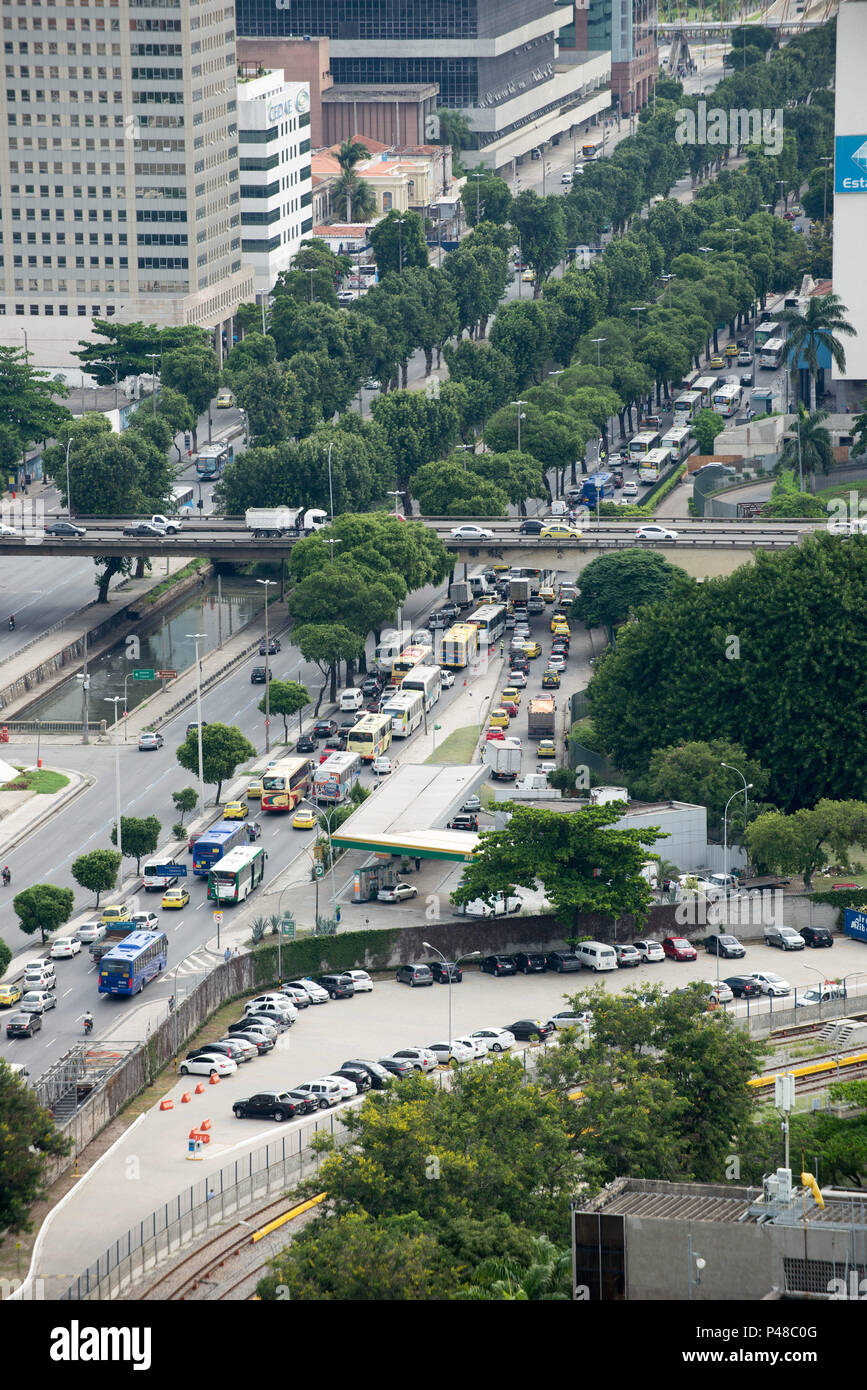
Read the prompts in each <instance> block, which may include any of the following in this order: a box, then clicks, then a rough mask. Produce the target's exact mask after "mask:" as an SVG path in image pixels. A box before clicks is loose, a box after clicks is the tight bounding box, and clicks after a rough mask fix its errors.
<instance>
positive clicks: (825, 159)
mask: <svg viewBox="0 0 867 1390" xmlns="http://www.w3.org/2000/svg"><path fill="white" fill-rule="evenodd" d="M819 163H820V164H824V166H825V177H824V180H823V184H822V223H823V225H824V223H825V221H826V220H827V217H828V165H829V164H833V163H834V156H833V155H832V154H823V155H822V156H821V157H820V159H819Z"/></svg>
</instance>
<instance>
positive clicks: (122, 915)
mask: <svg viewBox="0 0 867 1390" xmlns="http://www.w3.org/2000/svg"><path fill="white" fill-rule="evenodd" d="M102 920H103V922H105V923H106V925H108V924H110V923H112V922H129V921H131V920H132V914H131V913H130V910H129V908H128V907H127V906H126V903H121V904H120V905H119V906H115V907H104V908H103V909H102Z"/></svg>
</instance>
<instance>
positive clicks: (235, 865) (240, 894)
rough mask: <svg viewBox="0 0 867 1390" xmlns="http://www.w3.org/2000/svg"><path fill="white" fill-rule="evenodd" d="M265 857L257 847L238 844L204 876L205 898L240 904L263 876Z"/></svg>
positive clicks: (262, 851) (261, 849) (259, 847)
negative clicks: (205, 880) (206, 895)
mask: <svg viewBox="0 0 867 1390" xmlns="http://www.w3.org/2000/svg"><path fill="white" fill-rule="evenodd" d="M266 858H267V855H266V853H265V850H264V849H263V848H262V846H261V845H238V846H237V848H236V849H233V850H232V852H231V854H227V855H226V857H225V859H223V860H221V861H220V863H219V864H218V865H217V867H216V868H215V869H212V870H211V872H210V873H209V874H208V897H209V898H216V900H217V902H218V903H220V904H222V903H242V902H243V901H244V899H245V898H246V897H248V895H249V894H250V893H252V891H253V889H254V888H255V887H256V885H257V884H258V883H261V882H262V879H263V878H264V877H265V860H266Z"/></svg>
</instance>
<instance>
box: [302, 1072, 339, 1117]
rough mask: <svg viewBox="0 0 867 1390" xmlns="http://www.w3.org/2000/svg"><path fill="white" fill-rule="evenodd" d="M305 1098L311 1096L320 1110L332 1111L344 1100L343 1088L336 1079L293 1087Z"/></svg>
mask: <svg viewBox="0 0 867 1390" xmlns="http://www.w3.org/2000/svg"><path fill="white" fill-rule="evenodd" d="M293 1090H295V1091H299V1092H300V1093H301V1095H303V1096H309V1097H310V1099H311V1100H313V1101H315V1102H316V1105H317V1106H318V1108H319V1109H320V1110H330V1109H331V1107H332V1106H334V1105H338V1104H339V1103H340V1101H342V1100H343V1098H344V1097H343V1088H342V1087H341V1084H340V1082H339V1081H338V1080H337V1078H336V1077H334V1078H330V1079H328V1080H326V1079H325V1078H324V1077H323V1078H322V1080H321V1081H305V1082H303V1083H302V1085H300V1086H295V1087H293Z"/></svg>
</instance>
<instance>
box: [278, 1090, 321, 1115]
mask: <svg viewBox="0 0 867 1390" xmlns="http://www.w3.org/2000/svg"><path fill="white" fill-rule="evenodd" d="M286 1094H287V1096H288V1097H289V1099H290V1100H292V1101H294V1102H295V1104H296V1105H297V1106H298V1114H299V1115H313V1114H315V1112H316V1111H317V1110H318V1109H319V1106H318V1104H317V1102H316V1101H315V1100H314V1098H313V1096H311V1095H308V1093H307V1092H306V1091H296V1090H295V1089H294V1088H293V1087H292V1086H290V1087H289V1088H288V1090H287V1091H286Z"/></svg>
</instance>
